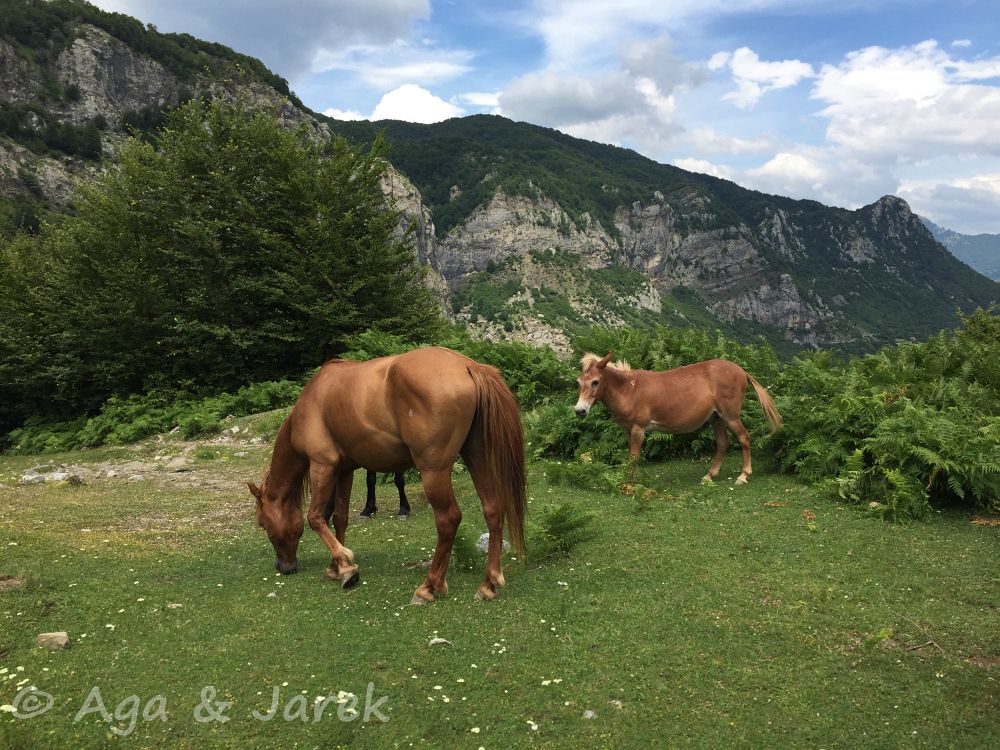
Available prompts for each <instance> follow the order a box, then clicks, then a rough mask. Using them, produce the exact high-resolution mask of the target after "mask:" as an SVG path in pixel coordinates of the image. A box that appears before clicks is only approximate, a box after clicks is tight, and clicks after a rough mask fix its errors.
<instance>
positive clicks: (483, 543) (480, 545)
mask: <svg viewBox="0 0 1000 750" xmlns="http://www.w3.org/2000/svg"><path fill="white" fill-rule="evenodd" d="M476 549H477V550H479V551H480V552H484V553H485V552H489V549H490V532H488V531H487V532H485V533H484V534H483V535H482V536H480V537H479V541H478V542H476ZM509 549H510V542H508V541H507V540H506V539H504V540H503V551H504V552H506V551H507V550H509Z"/></svg>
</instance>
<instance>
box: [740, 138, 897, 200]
mask: <svg viewBox="0 0 1000 750" xmlns="http://www.w3.org/2000/svg"><path fill="white" fill-rule="evenodd" d="M734 179H735V180H736V182H738V183H740V184H741V185H746V186H748V187H751V188H754V189H755V190H760V191H762V192H766V193H774V194H777V195H787V196H790V197H792V198H809V199H812V200H817V201H821V202H822V203H826V204H828V205H834V206H844V207H846V208H857V207H858V206H860V205H862V204H863V203H867V202H871V201H874V200H876V199H877V198H879V197H880V196H883V195H886V194H888V193H892V192H894V191H895V189H896V186H897V180H896V178H895V177H894V176H893V175H892V174H891V172H890V171H888V170H886V169H885V168H884V167H883V166H881V165H878V164H873V163H871V162H869V161H865V160H863V159H859V158H858V157H856V156H855V155H853V154H851V153H850V152H848V151H844V150H841V149H834V148H829V147H822V146H803V145H797V146H793V147H791V148H789V149H786V150H782V151H779V152H778V153H777V154H775V155H774V156H773V157H771V158H770V159H768V160H767V161H766V162H764V164H762V165H761V166H759V167H755V168H751V169H747V170H745V171H743V172H740V173H738V175H737V177H736V178H734Z"/></svg>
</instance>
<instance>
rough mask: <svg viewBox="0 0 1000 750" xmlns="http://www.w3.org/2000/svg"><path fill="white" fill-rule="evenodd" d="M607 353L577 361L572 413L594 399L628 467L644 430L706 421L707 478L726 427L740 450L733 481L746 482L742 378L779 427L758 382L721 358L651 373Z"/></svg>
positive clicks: (584, 410)
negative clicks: (618, 435)
mask: <svg viewBox="0 0 1000 750" xmlns="http://www.w3.org/2000/svg"><path fill="white" fill-rule="evenodd" d="M611 356H612V354H611V353H610V352H609V353H608V355H607V356H606V357H599V356H597V355H596V354H591V353H589V352H588V353H587V354H584V355H583V358H582V359H581V360H580V365H581V372H580V377H578V378H577V383H578V385H579V386H580V397H579V399H578V400H577V402H576V407H575V411H576V414H577V416H578V417H581V418H582V417H585V416H587V414H588V412H589V411H590V408H591V407H592V406H593V405H594V402H595V401H600V402H602V403H603V404H604V405H605V406H606V407H607V408H608V411H609V412H610V414H611V418H612V419H614V420H615V422H616V423H617V424H618V426H620V427H621V428H622V429H624V430H625V434H626V435H627V436H628V452H629V458H630V459H631V461H632V463H633V466H634V464H635V461H636V460H637V459H638V458H639V450H640V449H641V448H642V440H643V438H644V437H645V436H646V433H647V432H649V431H650V430H654V431H658V432H669V433H674V434H679V433H685V432H695V431H697V430H700V429H701V428H702V427H704V426H705V425H706V424H711V425H712V429H713V430H714V431H715V459H714V460H713V461H712V465H711V467H709V470H708V473H707V474H706V475H705V480H706V481H709V482H710V481H712V480H714V479H715V477H717V476H718V475H719V468H720V467H721V466H722V461H723V459H724V458H725V457H726V452H727V451H728V450H729V434H728V433H727V432H726V428H727V427H728V428H729V429H730V430H732V431H733V433H734V434H735V435H736V439H737V440H738V441H739V443H740V447H741V448H742V449H743V472H742V473H741V474H740V476H739V478H737V480H736V484H746V481H747V477H748V476H750V474H751V472H752V468H751V466H750V434H749V433H748V432H747V428H746V427H744V426H743V422H742V421H741V419H740V414H741V412H742V411H743V399H744V397H745V396H746V391H747V384H748V383H749V384H751V385H752V386H753V389H754V391H756V393H757V398H758V399H759V400H760V405H761V407H762V408H763V409H764V415H765V416H766V417H767V421H768V423H769V424H770V425H771V431H772V432H774V431H775V430H777V429H778V428H779V427H780V426H781V415H780V414H779V413H778V410H777V408H775V406H774V401H772V400H771V396H770V394H769V393H768V392H767V390H765V388H764V386H762V385H761V384H760V383H758V382H757V381H756V380H755V379H754V378H753V377H752V376H751V375H750V374H749V373H747V371H746V370H744V369H743V368H742V367H740V366H739V365H737V364H734V363H733V362H729V361H727V360H724V359H710V360H707V361H705V362H698V363H697V364H693V365H686V366H684V367H678V368H676V369H674V370H667V371H666V372H653V371H650V370H633V369H632V368H631V367H629V366H628V364H627V363H624V362H622V363H614V364H612V363H611Z"/></svg>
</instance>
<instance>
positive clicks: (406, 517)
mask: <svg viewBox="0 0 1000 750" xmlns="http://www.w3.org/2000/svg"><path fill="white" fill-rule="evenodd" d="M396 520H397V521H409V520H410V514H409V513H397V514H396Z"/></svg>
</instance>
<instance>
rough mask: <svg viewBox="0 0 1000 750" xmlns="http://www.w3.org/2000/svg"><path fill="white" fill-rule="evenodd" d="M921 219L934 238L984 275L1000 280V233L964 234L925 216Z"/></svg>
mask: <svg viewBox="0 0 1000 750" xmlns="http://www.w3.org/2000/svg"><path fill="white" fill-rule="evenodd" d="M920 219H921V221H923V222H924V224H926V225H927V228H928V229H929V230H930V232H931V234H933V235H934V239H936V240H937V241H938V242H940V243H941V244H942V245H944V246H945V247H946V248H948V249H949V250H950V251H951V253H952V254H953V255H954V256H955V257H956V258H958V259H959V260H960V261H962V262H963V263H965V264H966V265H968V266H970V267H971V268H974V269H975V270H977V271H979V273H981V274H983V275H984V276H986V277H988V278H991V279H993V280H994V281H1000V234H989V233H986V232H981V233H979V234H963V233H962V232H956V231H955V230H953V229H946V228H944V227H942V226H938V225H937V224H935V223H934V222H933V221H931V220H930V219H928V218H926V217H924V216H921V217H920Z"/></svg>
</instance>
